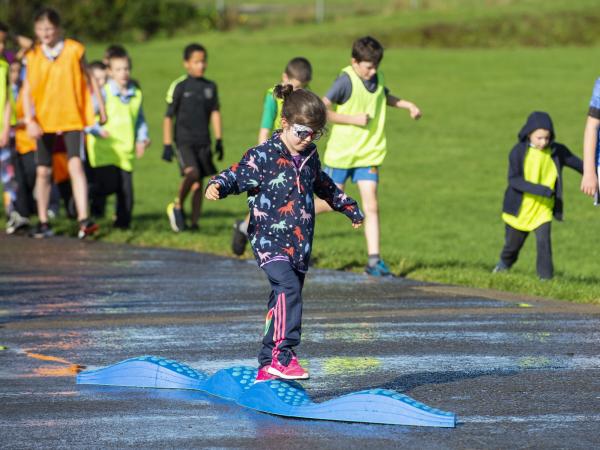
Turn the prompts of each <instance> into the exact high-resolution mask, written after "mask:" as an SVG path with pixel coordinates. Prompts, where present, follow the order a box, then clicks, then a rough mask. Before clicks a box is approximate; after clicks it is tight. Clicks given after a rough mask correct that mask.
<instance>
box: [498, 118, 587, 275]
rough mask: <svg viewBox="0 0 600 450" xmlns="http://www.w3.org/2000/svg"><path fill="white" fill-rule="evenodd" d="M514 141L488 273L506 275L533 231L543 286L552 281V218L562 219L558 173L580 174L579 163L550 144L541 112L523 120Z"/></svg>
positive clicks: (549, 127) (546, 120) (557, 145)
mask: <svg viewBox="0 0 600 450" xmlns="http://www.w3.org/2000/svg"><path fill="white" fill-rule="evenodd" d="M518 138H519V142H517V144H516V145H515V146H514V147H513V149H512V150H511V152H510V156H509V158H508V186H507V187H506V191H505V192H504V202H503V206H502V220H503V221H504V223H505V224H506V225H505V238H504V247H503V248H502V252H501V253H500V261H499V262H498V264H496V267H494V270H493V272H494V273H496V272H504V271H506V270H509V269H510V268H511V267H512V266H513V264H515V262H517V259H518V257H519V252H520V251H521V248H522V247H523V244H524V243H525V239H526V238H527V236H528V235H529V233H531V232H532V231H533V232H535V237H536V243H537V263H536V268H537V273H538V276H539V278H540V279H541V280H549V279H551V278H552V277H553V276H554V266H553V264H552V243H551V240H550V228H551V224H552V218H553V217H555V218H556V219H557V220H562V217H563V196H562V193H563V177H562V169H563V167H564V166H567V167H570V168H572V169H574V170H576V171H577V172H579V173H582V172H583V162H582V161H581V159H579V158H578V157H577V156H575V155H573V154H572V153H571V151H570V150H569V149H568V148H567V147H566V146H565V145H563V144H560V143H558V142H556V141H555V140H554V138H555V134H554V125H553V123H552V119H551V118H550V115H549V114H548V113H545V112H543V111H534V112H532V113H531V114H530V115H529V117H528V118H527V122H525V125H523V128H521V131H519V134H518Z"/></svg>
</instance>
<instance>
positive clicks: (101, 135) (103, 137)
mask: <svg viewBox="0 0 600 450" xmlns="http://www.w3.org/2000/svg"><path fill="white" fill-rule="evenodd" d="M98 134H99V135H100V137H101V138H102V139H106V138H108V137H110V133H109V132H108V131H106V130H105V129H104V128H100V131H98Z"/></svg>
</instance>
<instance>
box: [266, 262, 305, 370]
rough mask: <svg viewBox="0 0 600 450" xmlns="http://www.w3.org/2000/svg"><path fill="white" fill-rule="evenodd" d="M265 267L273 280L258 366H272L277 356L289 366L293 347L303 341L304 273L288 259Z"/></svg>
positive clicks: (270, 280) (271, 280)
mask: <svg viewBox="0 0 600 450" xmlns="http://www.w3.org/2000/svg"><path fill="white" fill-rule="evenodd" d="M262 269H263V270H264V271H265V273H266V274H267V277H268V278H269V282H270V283H271V295H270V296H269V305H268V311H267V318H266V321H265V334H264V337H263V341H262V344H263V345H262V349H261V351H260V353H259V354H258V364H259V367H262V366H265V365H269V364H271V361H272V359H274V358H277V359H278V360H279V362H280V363H281V364H283V365H284V366H287V365H288V364H289V363H290V360H291V359H292V357H293V356H294V354H293V352H292V349H293V347H295V346H297V345H298V344H300V335H301V328H302V288H303V286H304V277H305V274H304V273H302V272H299V271H297V270H296V269H294V268H293V267H292V265H291V264H290V263H289V262H287V261H273V262H270V263H268V264H265V265H264V266H263V267H262Z"/></svg>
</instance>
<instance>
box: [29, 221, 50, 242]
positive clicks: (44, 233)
mask: <svg viewBox="0 0 600 450" xmlns="http://www.w3.org/2000/svg"><path fill="white" fill-rule="evenodd" d="M31 236H32V237H34V238H36V239H44V238H49V237H52V236H54V231H52V227H51V226H50V224H49V223H48V222H44V223H41V222H40V223H38V224H37V226H36V227H35V230H34V231H33V233H32V234H31Z"/></svg>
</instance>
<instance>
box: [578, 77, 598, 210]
mask: <svg viewBox="0 0 600 450" xmlns="http://www.w3.org/2000/svg"><path fill="white" fill-rule="evenodd" d="M598 178H600V78H598V79H597V80H596V84H594V90H593V91H592V98H591V99H590V108H589V110H588V117H587V121H586V123H585V131H584V133H583V178H582V180H581V191H582V192H583V193H584V194H586V195H589V196H591V197H594V203H595V204H596V205H598V204H599V203H600V199H599V198H598Z"/></svg>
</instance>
